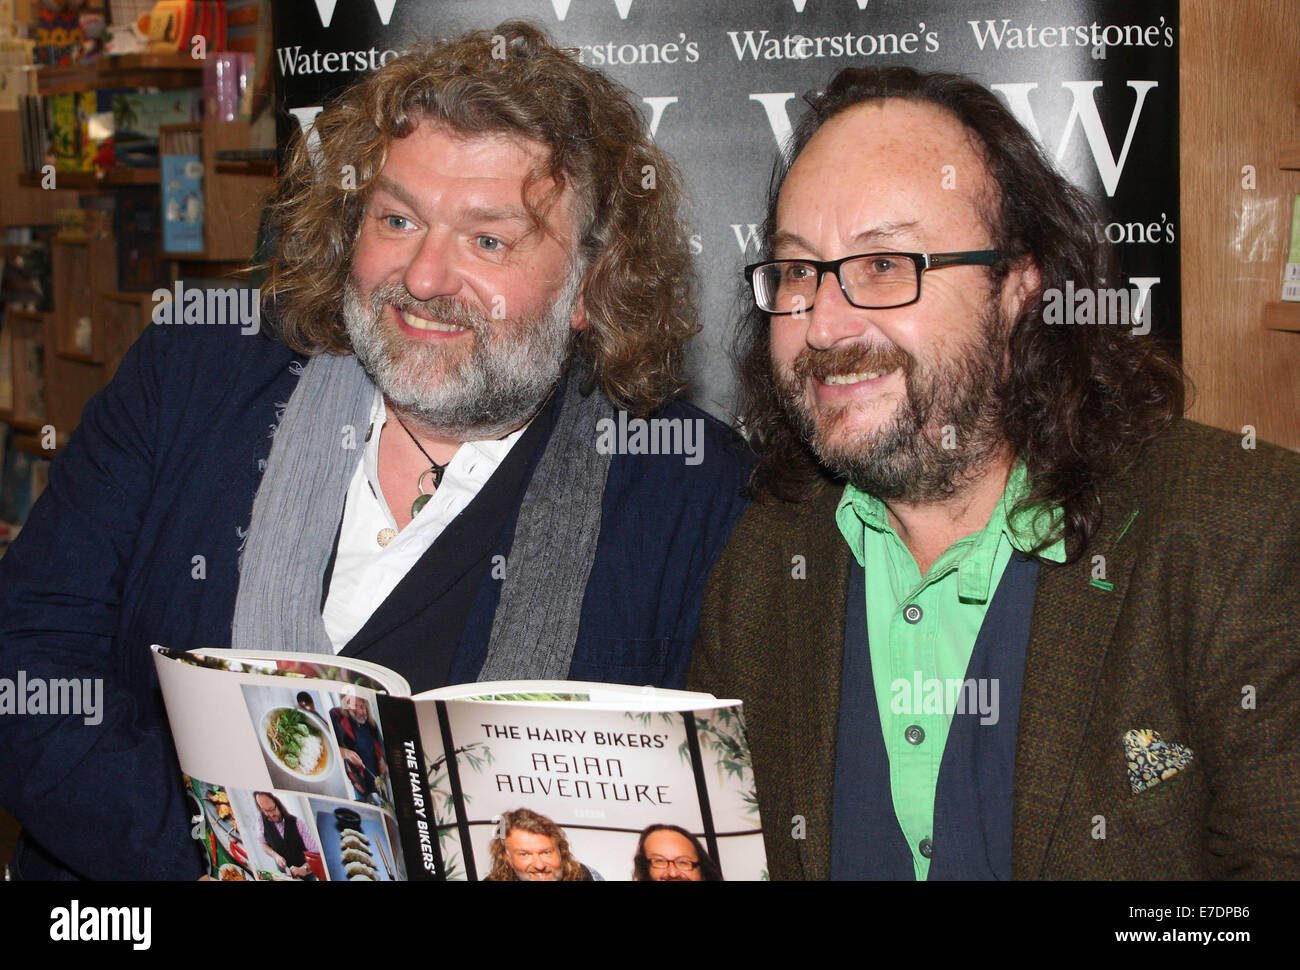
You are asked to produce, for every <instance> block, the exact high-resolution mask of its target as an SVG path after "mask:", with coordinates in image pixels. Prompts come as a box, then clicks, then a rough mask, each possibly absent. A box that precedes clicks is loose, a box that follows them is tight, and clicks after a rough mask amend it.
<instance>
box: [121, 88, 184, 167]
mask: <svg viewBox="0 0 1300 970" xmlns="http://www.w3.org/2000/svg"><path fill="white" fill-rule="evenodd" d="M201 102H202V95H201V92H200V91H199V89H197V88H181V89H179V90H176V91H158V92H153V93H145V92H130V93H125V94H116V95H114V97H113V105H112V111H113V129H114V132H113V146H114V147H113V153H114V159H115V161H116V163H117V164H118V165H131V166H134V167H137V168H156V167H157V166H158V135H159V127H160V126H161V125H183V124H187V123H188V122H192V121H197V120H198V117H199V105H200V104H201Z"/></svg>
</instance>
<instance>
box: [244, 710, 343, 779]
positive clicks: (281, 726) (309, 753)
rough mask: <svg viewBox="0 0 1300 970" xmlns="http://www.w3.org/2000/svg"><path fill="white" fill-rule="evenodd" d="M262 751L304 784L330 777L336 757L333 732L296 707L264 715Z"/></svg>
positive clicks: (318, 720)
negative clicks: (330, 738) (332, 745)
mask: <svg viewBox="0 0 1300 970" xmlns="http://www.w3.org/2000/svg"><path fill="white" fill-rule="evenodd" d="M261 738H262V747H263V748H265V749H266V752H267V754H268V755H270V757H271V759H272V760H273V761H275V763H276V764H277V765H279V766H280V767H281V768H283V769H284V770H285V771H287V772H288V773H289V774H291V775H292V776H293V777H295V778H301V779H302V780H303V781H320V780H321V779H323V778H325V777H326V776H327V775H328V774H329V770H330V768H331V767H332V765H333V759H334V755H333V754H332V753H331V750H330V744H329V728H328V727H326V725H325V722H324V721H322V720H321V719H320V718H319V717H318V716H316V715H315V714H310V713H308V712H307V711H304V710H301V709H299V708H296V707H273V708H271V709H270V710H269V711H267V712H266V713H265V714H263V715H262V731H261Z"/></svg>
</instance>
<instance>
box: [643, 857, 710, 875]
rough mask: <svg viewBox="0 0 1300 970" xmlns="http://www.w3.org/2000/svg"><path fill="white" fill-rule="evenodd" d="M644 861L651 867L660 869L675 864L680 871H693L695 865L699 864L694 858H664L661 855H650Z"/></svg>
mask: <svg viewBox="0 0 1300 970" xmlns="http://www.w3.org/2000/svg"><path fill="white" fill-rule="evenodd" d="M646 861H647V862H648V863H650V868H651V869H658V870H660V871H663V870H664V869H667V868H668V867H669V866H670V865H671V866H675V867H676V868H677V869H678V870H679V871H681V872H693V871H694V870H695V867H696V866H698V865H699V863H698V862H696V861H695V860H694V859H687V858H684V857H683V858H681V859H665V858H663V857H662V856H657V855H652V856H649V857H647V858H646Z"/></svg>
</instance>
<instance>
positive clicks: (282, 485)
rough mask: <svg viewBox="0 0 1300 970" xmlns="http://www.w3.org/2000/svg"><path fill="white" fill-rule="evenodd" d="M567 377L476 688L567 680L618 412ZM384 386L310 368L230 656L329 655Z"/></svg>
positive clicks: (293, 404) (245, 559)
mask: <svg viewBox="0 0 1300 970" xmlns="http://www.w3.org/2000/svg"><path fill="white" fill-rule="evenodd" d="M587 376H588V367H587V365H586V364H585V363H582V362H575V363H574V365H572V366H571V367H570V373H569V379H568V381H567V382H566V386H565V392H564V399H563V401H562V402H561V403H560V409H559V413H558V414H557V415H556V418H555V427H554V428H553V429H552V431H551V437H550V441H549V442H548V444H547V446H546V451H545V453H544V454H543V455H542V458H541V460H540V461H539V462H538V464H537V467H536V469H535V470H534V472H533V476H532V479H531V481H530V482H529V484H528V488H527V489H526V490H525V492H524V497H523V502H522V504H521V505H520V509H519V519H518V524H517V526H516V527H515V538H514V544H513V545H512V547H511V549H510V554H509V556H508V557H507V561H506V567H505V580H504V582H503V584H502V589H501V598H500V601H499V603H498V605H497V611H496V615H495V617H494V619H493V622H492V634H491V640H490V642H489V644H488V651H487V658H486V660H485V661H484V664H483V668H482V670H481V672H480V674H479V679H480V680H505V679H518V678H535V679H563V678H565V677H567V676H568V672H569V664H570V663H571V662H572V658H573V649H574V645H575V643H576V641H577V636H578V623H579V620H580V619H581V616H582V602H583V597H584V595H585V593H586V588H587V580H588V577H589V576H590V574H591V565H592V562H593V560H594V559H595V556H596V543H597V540H598V539H599V537H600V511H601V501H602V498H603V496H604V491H605V477H606V475H607V474H608V472H609V463H610V456H609V455H602V454H599V453H598V452H597V450H596V447H595V442H596V425H597V422H598V421H600V420H601V419H602V418H606V417H612V416H613V414H614V409H613V406H612V405H611V404H610V403H609V400H608V399H607V398H606V397H605V395H604V394H603V393H602V392H600V391H599V390H597V391H594V392H592V393H591V394H588V395H587V396H586V397H583V396H582V393H581V390H582V385H583V384H584V383H585V379H586V378H587ZM374 390H375V389H374V384H373V383H371V381H370V379H369V378H368V377H367V376H366V374H365V372H364V371H363V370H362V368H361V365H360V364H358V363H357V360H356V358H355V357H351V356H347V357H335V356H332V355H329V354H320V355H318V356H316V357H313V358H312V359H311V361H310V362H309V363H308V364H307V366H306V367H305V368H304V370H303V373H302V376H301V377H300V378H299V380H298V386H297V388H295V389H294V392H293V395H292V397H290V399H289V404H288V407H287V408H286V409H285V412H284V417H283V419H282V420H281V421H280V424H279V427H278V428H277V429H276V431H275V443H274V444H273V445H272V447H271V457H270V460H269V461H268V462H267V466H266V471H265V473H264V474H263V476H262V483H261V485H260V487H259V488H258V490H257V498H256V499H255V500H254V502H253V517H252V522H251V523H250V525H249V530H248V537H247V541H246V543H245V546H244V552H243V556H242V559H241V564H240V578H239V593H238V596H237V598H236V600H235V618H234V623H233V629H232V634H231V646H233V647H234V648H235V649H237V650H294V651H301V652H305V653H322V654H333V652H334V648H333V645H332V644H331V643H330V639H329V637H328V635H327V634H326V632H325V624H324V621H323V620H322V619H321V614H320V589H321V580H322V578H323V576H324V572H325V566H326V564H327V563H328V561H329V557H330V551H331V548H332V547H333V544H334V534H335V532H336V530H337V528H338V523H339V518H340V517H341V516H342V514H343V500H344V498H345V496H346V494H347V489H348V484H349V482H350V481H351V480H352V475H353V474H354V472H355V471H356V466H357V462H358V460H359V459H360V457H361V452H360V450H359V448H360V445H359V444H358V442H359V441H360V440H361V438H362V435H363V431H362V429H364V428H365V427H366V425H367V422H368V421H369V418H370V404H371V402H372V401H373V399H374Z"/></svg>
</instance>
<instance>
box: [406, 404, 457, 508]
mask: <svg viewBox="0 0 1300 970" xmlns="http://www.w3.org/2000/svg"><path fill="white" fill-rule="evenodd" d="M393 417H394V418H397V423H398V424H400V425H401V426H402V430H403V431H405V432H406V434H407V437H409V438H410V439H411V440H412V441H414V442H415V447H417V448H419V449H420V454H422V455H424V457H425V458H428V459H429V468H427V469H426V470H425V471H423V472H421V473H420V480H419V481H417V482H416V483H415V487H416V488H418V489H419V490H420V494H419V495H417V496H416V498H415V501H414V502H412V503H411V518H415V517H416V516H417V515H419V514H420V509H422V508H424V507H425V506H426V505H428V504H429V499H431V498H433V493H432V492H426V491H425V490H424V480H425V479H426V478H427V477H428V476H430V475H432V476H433V490H434V491H437V489H438V486H439V485H441V484H442V476H443V473H444V472H446V470H447V466H448V465H450V464H451V462H450V461H448V462H444V463H443V464H441V465H440V464H438V463H437V462H436V461H434V460H433V458H432V457H430V455H429V453H428V452H427V451H425V450H424V445H422V444H420V442H419V441H417V440H416V437H415V435H413V434H411V429H410V428H408V427H407V426H406V422H405V421H403V420H402V419H401V418H400V417H399V416H398V414H397V412H396V411H394V412H393Z"/></svg>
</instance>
